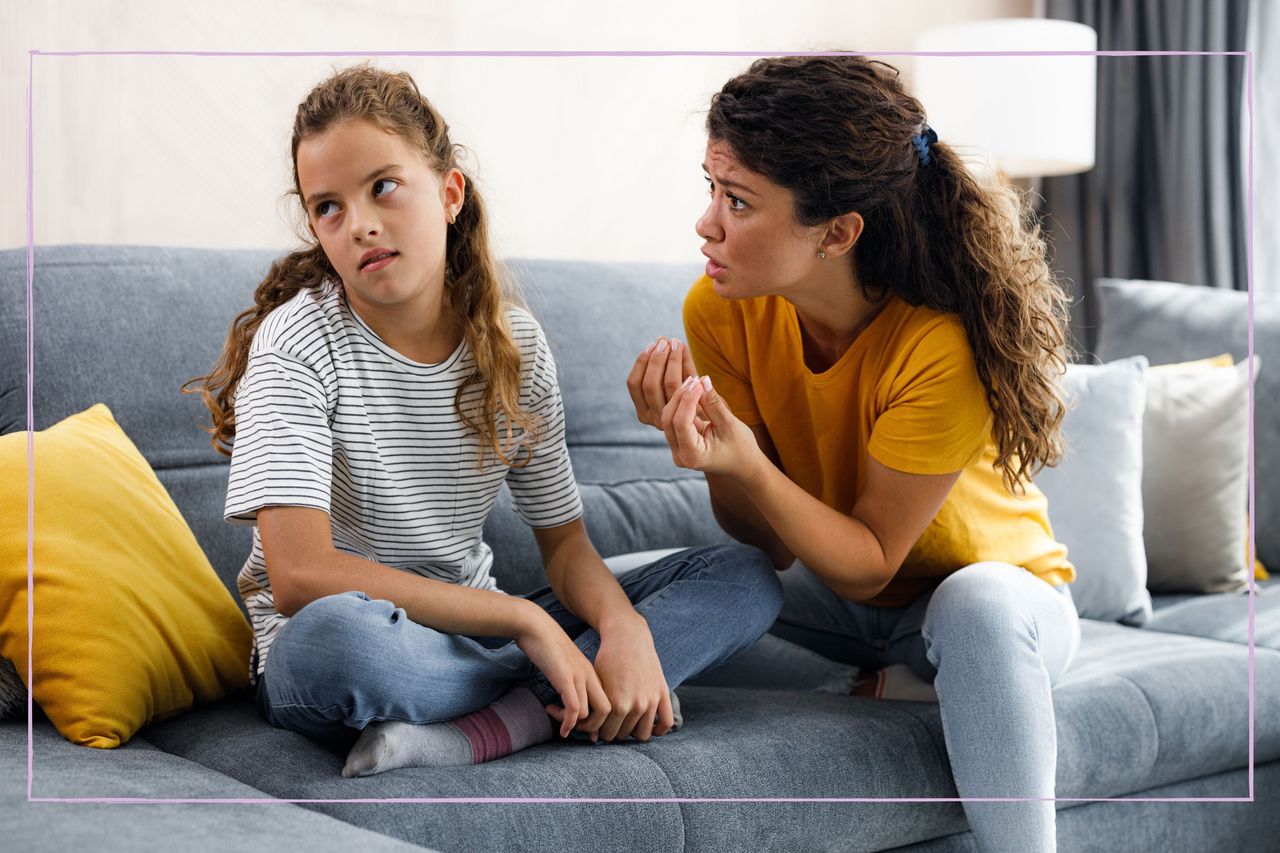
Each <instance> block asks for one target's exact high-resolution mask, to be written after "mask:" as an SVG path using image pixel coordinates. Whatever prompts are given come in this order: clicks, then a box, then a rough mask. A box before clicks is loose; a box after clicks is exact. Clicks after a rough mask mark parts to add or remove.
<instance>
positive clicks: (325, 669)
mask: <svg viewBox="0 0 1280 853" xmlns="http://www.w3.org/2000/svg"><path fill="white" fill-rule="evenodd" d="M618 581H619V583H620V584H621V586H622V589H623V590H624V591H625V592H626V594H627V597H628V598H629V599H630V600H631V602H632V604H633V605H634V607H635V609H636V611H637V612H638V613H639V614H640V615H641V616H643V617H644V618H645V621H646V622H648V624H649V631H650V633H651V634H652V636H653V642H654V647H655V650H656V651H657V654H658V659H659V660H660V661H661V663H662V671H663V674H664V675H665V676H666V679H667V685H668V687H669V688H670V689H672V690H674V689H675V688H676V687H678V686H679V685H680V684H681V683H683V682H684V681H685V680H686V679H688V678H690V677H692V676H694V675H696V674H698V673H700V672H702V671H703V670H704V669H707V668H710V667H713V666H715V665H717V664H719V663H722V662H723V661H725V660H727V659H728V658H729V657H731V656H732V655H733V654H735V653H736V652H737V651H739V650H741V649H743V648H745V647H747V646H749V645H751V644H752V643H753V642H755V640H756V639H757V638H759V636H760V635H761V634H763V633H764V632H765V631H766V630H767V629H768V627H769V626H770V625H771V624H772V623H773V621H774V619H775V618H776V616H777V614H778V610H779V608H780V607H781V604H782V592H781V587H780V585H779V583H778V578H777V575H776V573H775V572H774V571H773V567H772V566H771V565H770V563H769V560H768V558H767V557H766V556H765V555H764V554H763V552H761V551H759V550H757V549H755V548H751V547H748V546H743V545H723V546H714V547H709V548H697V549H691V550H687V551H682V552H680V553H677V554H672V555H670V556H668V557H665V558H663V559H661V560H659V561H657V562H655V563H652V564H651V565H648V566H645V567H643V568H639V569H635V570H634V571H630V572H627V573H626V574H623V575H621V576H619V578H618ZM525 598H528V599H530V600H532V601H534V602H535V603H537V604H538V605H539V606H540V607H542V608H543V609H544V610H546V611H547V613H548V614H549V615H550V616H551V617H552V618H553V619H555V620H556V622H557V623H558V624H559V625H560V626H561V627H562V628H563V629H564V630H565V632H566V633H567V634H568V635H569V636H570V637H573V638H574V642H575V644H576V645H577V646H578V648H579V649H580V650H581V651H582V653H583V654H584V655H585V656H586V657H587V658H588V659H589V660H594V659H595V654H596V651H597V650H598V648H599V643H600V637H599V634H597V633H596V631H595V629H593V628H591V627H590V626H588V625H587V624H586V623H584V622H583V621H582V620H581V619H579V618H578V617H576V616H574V615H573V614H572V613H570V612H569V611H568V610H567V609H566V608H565V607H564V605H563V604H561V603H560V602H559V600H558V599H556V597H555V594H554V593H553V592H552V591H551V589H550V588H549V587H544V588H543V589H541V590H537V591H535V592H532V593H529V594H528V595H526V596H525ZM516 686H523V687H527V688H528V689H529V690H530V691H531V692H532V693H533V694H534V695H535V696H536V697H537V698H538V699H539V700H540V701H541V703H542V704H543V705H551V704H557V705H558V704H560V697H559V696H558V694H557V693H556V692H555V690H553V689H552V688H551V686H550V684H548V682H547V680H546V678H545V677H544V676H543V675H542V673H541V672H539V671H538V670H537V669H536V668H535V667H534V666H533V664H532V663H531V662H530V661H529V658H528V657H527V656H526V655H525V654H524V652H523V651H521V649H520V648H519V646H517V645H516V643H515V642H514V641H513V640H508V639H502V638H483V637H467V636H461V635H457V634H446V633H442V632H440V631H436V630H435V629H433V628H428V627H426V626H424V625H419V624H417V623H415V622H413V621H412V620H410V619H409V618H408V617H407V616H406V615H405V613H404V611H403V610H401V609H399V608H396V607H395V606H394V605H393V604H392V603H391V602H389V601H373V600H370V599H369V598H368V596H366V595H365V594H364V593H361V592H348V593H344V594H342V595H332V596H327V597H325V598H322V599H319V600H317V601H314V602H312V603H310V604H308V605H307V606H306V607H304V608H303V609H302V610H300V611H299V612H298V613H297V614H296V615H294V616H293V618H291V619H290V620H289V622H288V623H287V624H286V625H285V627H284V628H283V629H281V631H280V633H279V635H277V637H276V639H275V642H274V643H272V645H271V649H270V654H269V655H268V657H267V665H266V668H265V671H264V672H263V674H262V676H261V677H260V678H259V684H258V704H259V707H260V708H261V710H262V713H263V715H264V716H265V717H266V719H267V720H268V721H269V722H270V723H271V724H272V725H275V726H278V727H281V728H286V729H291V730H293V731H297V732H301V733H303V734H306V735H309V736H311V737H316V738H321V739H330V738H336V737H341V736H343V735H345V734H347V733H349V732H350V730H351V729H364V728H365V726H367V725H368V724H370V723H373V722H376V721H383V720H397V721H403V722H406V723H412V724H422V723H434V722H442V721H448V720H454V719H456V718H458V717H461V716H463V715H466V714H469V713H471V712H473V711H477V710H479V709H482V708H486V707H487V706H489V705H490V704H491V703H493V702H494V701H495V700H498V699H499V698H501V697H502V696H503V695H504V694H506V693H507V692H508V691H509V690H511V688H512V687H516ZM539 711H540V709H539ZM545 722H546V726H547V728H548V730H550V728H551V726H552V722H551V719H550V717H546V718H545Z"/></svg>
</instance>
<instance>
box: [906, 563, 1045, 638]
mask: <svg viewBox="0 0 1280 853" xmlns="http://www.w3.org/2000/svg"><path fill="white" fill-rule="evenodd" d="M1024 575H1026V570H1025V569H1022V568H1019V567H1017V566H1012V565H1009V564H1007V563H991V562H989V563H975V564H973V565H971V566H966V567H965V568H963V569H960V570H959V571H957V572H954V573H952V574H950V575H948V576H947V577H946V578H945V579H944V580H943V581H942V583H941V584H940V585H939V586H938V588H937V589H936V590H934V593H933V596H932V597H931V598H930V600H929V606H928V610H927V611H926V613H925V618H924V628H923V632H922V633H923V634H924V637H925V640H926V641H927V642H930V643H934V642H938V641H939V640H940V639H942V638H948V639H957V638H965V639H972V640H976V641H981V640H982V639H983V638H992V639H996V638H1001V637H1011V636H1017V635H1027V636H1032V637H1034V634H1035V620H1034V618H1033V617H1032V615H1031V613H1030V612H1029V610H1028V608H1027V607H1026V606H1025V604H1026V601H1025V587H1024V586H1023V581H1024V577H1023V576H1024Z"/></svg>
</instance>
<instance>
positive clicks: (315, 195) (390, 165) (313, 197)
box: [305, 163, 400, 207]
mask: <svg viewBox="0 0 1280 853" xmlns="http://www.w3.org/2000/svg"><path fill="white" fill-rule="evenodd" d="M398 168H400V166H399V165H398V164H396V163H388V164H387V165H385V166H379V167H378V168H376V169H374V170H373V171H372V172H370V173H369V174H368V175H366V176H365V179H364V180H363V181H361V183H364V184H367V183H369V181H372V180H373V179H374V178H376V177H378V176H379V175H381V174H382V173H383V172H389V171H391V170H392V169H398ZM333 195H337V193H335V192H334V191H333V190H325V191H324V192H322V193H312V194H311V195H309V196H307V198H306V200H305V203H306V205H307V207H310V206H311V205H313V204H315V203H316V202H317V201H320V200H321V199H325V198H329V197H330V196H333Z"/></svg>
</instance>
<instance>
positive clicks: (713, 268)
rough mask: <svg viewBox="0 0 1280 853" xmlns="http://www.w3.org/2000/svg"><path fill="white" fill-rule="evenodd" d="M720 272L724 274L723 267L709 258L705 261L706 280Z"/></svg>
mask: <svg viewBox="0 0 1280 853" xmlns="http://www.w3.org/2000/svg"><path fill="white" fill-rule="evenodd" d="M722 272H724V267H722V266H720V265H719V264H717V263H716V262H715V261H713V260H711V259H710V258H708V259H707V277H708V278H715V277H716V276H718V275H720V274H721V273H722Z"/></svg>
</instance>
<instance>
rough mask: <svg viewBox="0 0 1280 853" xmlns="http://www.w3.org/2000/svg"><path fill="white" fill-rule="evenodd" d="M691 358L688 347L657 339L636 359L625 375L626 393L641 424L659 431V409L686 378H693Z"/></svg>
mask: <svg viewBox="0 0 1280 853" xmlns="http://www.w3.org/2000/svg"><path fill="white" fill-rule="evenodd" d="M695 373H696V368H694V366H693V356H692V355H690V353H689V347H688V345H687V344H684V343H682V342H681V341H679V340H676V339H675V338H671V339H670V340H668V339H667V338H658V340H656V341H654V342H653V343H651V344H649V346H647V347H645V348H644V351H643V352H641V353H640V355H639V356H638V357H637V358H636V363H635V364H634V365H633V366H632V368H631V372H630V373H629V374H627V392H628V393H630V394H631V402H632V403H633V404H634V405H635V407H636V418H637V419H639V421H640V423H642V424H648V425H649V426H651V427H655V428H657V429H662V410H663V408H664V407H665V406H666V405H667V401H668V400H670V399H671V395H672V394H674V393H675V391H676V389H677V388H679V387H680V383H681V382H683V381H684V380H685V377H688V376H693V375H695Z"/></svg>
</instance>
